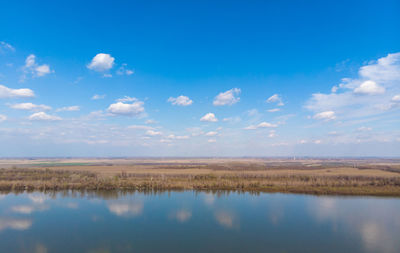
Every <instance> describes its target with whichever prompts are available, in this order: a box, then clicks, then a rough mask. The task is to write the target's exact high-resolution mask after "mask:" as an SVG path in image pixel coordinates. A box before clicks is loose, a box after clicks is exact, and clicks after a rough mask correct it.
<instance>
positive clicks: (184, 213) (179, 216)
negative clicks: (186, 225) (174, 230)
mask: <svg viewBox="0 0 400 253" xmlns="http://www.w3.org/2000/svg"><path fill="white" fill-rule="evenodd" d="M169 217H170V218H171V219H176V220H177V221H179V222H182V223H183V222H186V221H188V220H190V218H192V212H191V211H188V210H186V209H181V210H178V211H176V212H173V213H171V214H170V216H169Z"/></svg>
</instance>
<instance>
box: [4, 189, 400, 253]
mask: <svg viewBox="0 0 400 253" xmlns="http://www.w3.org/2000/svg"><path fill="white" fill-rule="evenodd" d="M0 252H5V253H8V252H10V253H19V252H29V253H46V252H47V253H50V252H66V253H67V252H68V253H71V252H89V253H95V252H96V253H100V252H102V253H105V252H400V199H396V198H372V197H316V196H306V195H286V194H264V193H263V194H259V195H251V194H249V193H246V194H238V193H229V194H228V193H219V194H212V193H205V192H191V191H188V192H170V193H168V192H166V193H160V194H144V193H129V194H123V193H107V194H101V193H97V194H73V193H67V194H66V193H56V194H45V193H29V194H28V193H24V194H12V193H10V194H6V195H0Z"/></svg>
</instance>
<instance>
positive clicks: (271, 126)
mask: <svg viewBox="0 0 400 253" xmlns="http://www.w3.org/2000/svg"><path fill="white" fill-rule="evenodd" d="M275 127H278V125H277V124H272V123H269V122H261V123H260V124H258V125H250V126H248V127H245V128H244V129H245V130H254V129H258V128H275Z"/></svg>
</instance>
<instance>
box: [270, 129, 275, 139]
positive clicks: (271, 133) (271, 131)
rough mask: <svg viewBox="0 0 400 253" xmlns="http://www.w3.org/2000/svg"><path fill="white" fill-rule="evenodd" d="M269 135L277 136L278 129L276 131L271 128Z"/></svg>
mask: <svg viewBox="0 0 400 253" xmlns="http://www.w3.org/2000/svg"><path fill="white" fill-rule="evenodd" d="M268 137H269V138H274V137H276V131H275V130H269V134H268Z"/></svg>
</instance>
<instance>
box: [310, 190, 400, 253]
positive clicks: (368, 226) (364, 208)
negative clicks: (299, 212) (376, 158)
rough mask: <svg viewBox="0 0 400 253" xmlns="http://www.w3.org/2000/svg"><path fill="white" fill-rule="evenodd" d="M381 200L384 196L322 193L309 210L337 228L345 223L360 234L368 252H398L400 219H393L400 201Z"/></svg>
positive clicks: (319, 219) (320, 220) (313, 201)
mask: <svg viewBox="0 0 400 253" xmlns="http://www.w3.org/2000/svg"><path fill="white" fill-rule="evenodd" d="M379 201H384V200H381V199H376V200H375V201H370V200H369V201H362V200H356V201H352V199H350V198H349V199H339V198H335V197H318V198H314V199H313V200H312V201H311V202H310V206H309V210H310V213H311V216H312V217H315V218H316V220H317V221H318V222H330V223H331V225H332V227H333V228H336V227H338V226H345V227H346V230H347V231H349V232H351V233H353V234H356V235H358V237H359V238H360V241H361V243H362V245H363V247H364V249H365V250H366V251H367V252H384V253H395V252H398V248H399V247H400V241H399V240H398V233H397V232H398V231H399V230H400V222H396V220H395V222H393V219H394V217H398V213H397V212H396V211H395V210H396V208H397V210H398V205H396V206H387V205H385V206H386V208H382V206H381V205H379ZM377 202H378V203H377Z"/></svg>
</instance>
